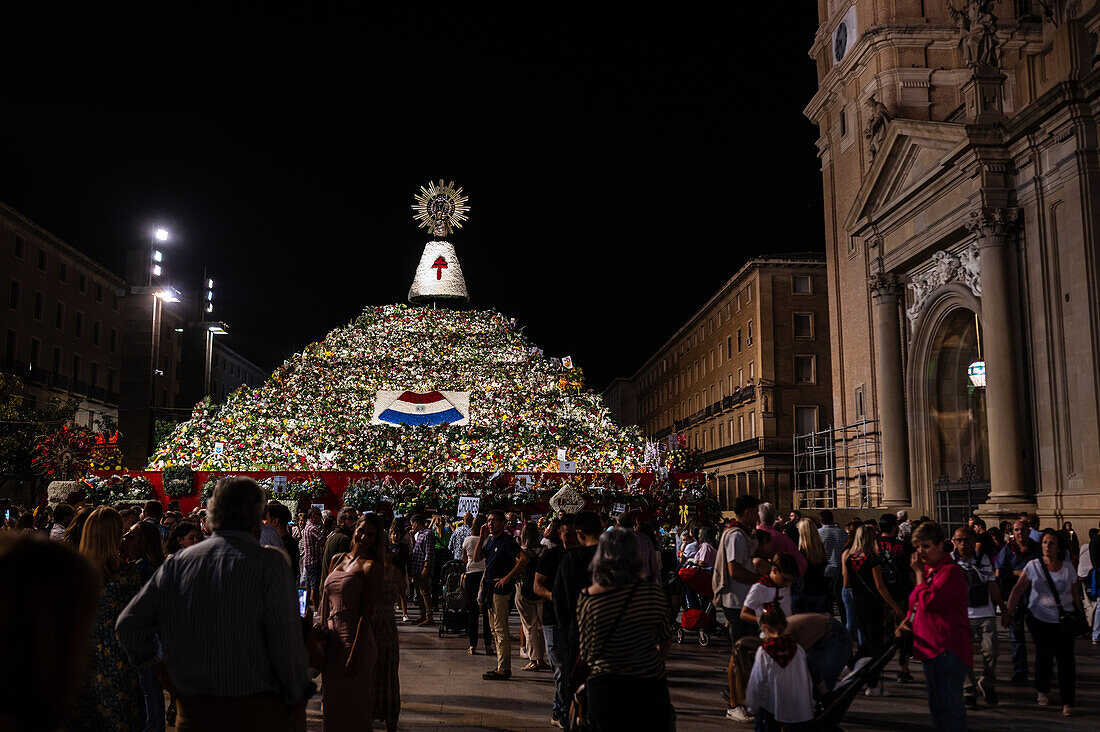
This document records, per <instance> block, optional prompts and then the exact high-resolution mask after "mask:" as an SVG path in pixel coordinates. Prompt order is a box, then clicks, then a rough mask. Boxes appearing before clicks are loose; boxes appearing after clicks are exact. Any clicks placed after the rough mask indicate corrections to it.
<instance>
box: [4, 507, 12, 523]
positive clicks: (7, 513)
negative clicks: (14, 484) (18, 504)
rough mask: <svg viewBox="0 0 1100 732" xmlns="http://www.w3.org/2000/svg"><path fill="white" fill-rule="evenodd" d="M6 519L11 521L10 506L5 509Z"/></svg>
mask: <svg viewBox="0 0 1100 732" xmlns="http://www.w3.org/2000/svg"><path fill="white" fill-rule="evenodd" d="M4 520H5V521H11V509H10V508H7V509H4Z"/></svg>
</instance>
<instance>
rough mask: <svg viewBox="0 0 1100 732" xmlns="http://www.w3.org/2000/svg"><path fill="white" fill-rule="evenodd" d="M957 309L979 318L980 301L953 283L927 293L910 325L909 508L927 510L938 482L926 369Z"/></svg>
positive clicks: (960, 284) (907, 394)
mask: <svg viewBox="0 0 1100 732" xmlns="http://www.w3.org/2000/svg"><path fill="white" fill-rule="evenodd" d="M960 309H963V310H966V311H968V312H969V313H971V314H976V315H977V316H978V321H979V323H981V322H982V318H981V312H982V309H981V301H980V300H979V299H978V298H977V297H975V296H974V293H973V292H972V291H971V288H970V287H969V286H968V285H967V284H966V283H964V282H960V281H955V282H950V283H948V284H945V285H942V286H940V287H938V288H936V289H935V290H934V291H933V292H930V293H927V295H926V297H925V300H924V304H923V307H922V308H921V310H920V313H919V314H918V315H917V317H916V318H915V319H914V320H913V321H911V333H912V337H911V339H910V343H909V362H908V364H907V367H906V370H905V374H906V380H905V400H906V403H907V405H908V409H907V410H906V416H907V424H908V428H909V456H910V463H909V479H910V486H911V490H912V492H913V505H914V506H922V507H925V508H926V509H927V510H930V509H931V507H932V505H933V501H934V497H933V495H932V486H933V484H934V483H935V482H936V480H937V479H938V478H939V476H938V475H936V474H935V472H936V470H937V467H936V465H935V464H934V463H936V462H937V461H936V455H935V454H934V444H935V440H934V437H935V436H934V435H933V434H932V403H931V402H932V387H931V384H930V382H929V379H928V374H927V365H928V364H929V363H930V362H931V361H932V359H933V357H934V353H933V351H934V349H935V347H936V344H937V339H938V337H939V335H940V333H941V331H942V330H943V328H944V327H945V324H946V323H947V321H948V320H949V319H950V318H951V317H952V316H954V315H956V314H957V313H958V312H959V310H960Z"/></svg>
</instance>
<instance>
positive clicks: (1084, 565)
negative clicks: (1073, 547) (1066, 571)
mask: <svg viewBox="0 0 1100 732" xmlns="http://www.w3.org/2000/svg"><path fill="white" fill-rule="evenodd" d="M1091 571H1092V554H1090V553H1089V545H1088V543H1087V542H1086V543H1085V544H1084V546H1082V547H1081V555H1080V556H1079V557H1078V558H1077V577H1078V579H1083V580H1087V579H1088V578H1089V572H1091Z"/></svg>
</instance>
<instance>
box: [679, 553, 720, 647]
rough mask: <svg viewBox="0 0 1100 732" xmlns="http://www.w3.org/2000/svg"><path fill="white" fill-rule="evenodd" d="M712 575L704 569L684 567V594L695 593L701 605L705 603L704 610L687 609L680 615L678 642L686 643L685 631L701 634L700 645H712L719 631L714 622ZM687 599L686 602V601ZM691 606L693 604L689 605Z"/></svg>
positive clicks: (681, 573)
mask: <svg viewBox="0 0 1100 732" xmlns="http://www.w3.org/2000/svg"><path fill="white" fill-rule="evenodd" d="M710 579H711V573H710V570H708V569H703V568H702V567H684V568H682V569H681V570H680V580H681V581H682V582H683V583H684V588H685V589H684V594H685V595H687V594H688V593H689V592H692V593H694V594H695V595H696V596H697V597H698V600H699V601H700V602H701V603H705V604H704V607H703V608H702V609H699V608H693V607H687V608H685V609H684V611H683V613H681V614H680V627H678V628H677V629H676V642H677V643H683V642H684V631H685V630H686V631H689V632H692V633H698V634H699V645H701V646H705V645H708V644H709V643H710V638H711V635H712V634H713V633H715V631H716V630H717V627H716V623H715V621H714V613H715V607H714V591H713V590H712V589H711V582H710ZM686 599H687V598H686V597H685V601H686ZM687 604H691V603H687Z"/></svg>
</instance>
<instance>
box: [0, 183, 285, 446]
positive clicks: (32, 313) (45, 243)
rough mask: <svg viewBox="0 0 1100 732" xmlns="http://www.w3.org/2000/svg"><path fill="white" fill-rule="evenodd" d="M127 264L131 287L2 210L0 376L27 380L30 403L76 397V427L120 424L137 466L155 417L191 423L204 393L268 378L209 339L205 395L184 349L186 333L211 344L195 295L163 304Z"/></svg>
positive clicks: (140, 268)
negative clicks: (5, 294) (192, 332)
mask: <svg viewBox="0 0 1100 732" xmlns="http://www.w3.org/2000/svg"><path fill="white" fill-rule="evenodd" d="M131 259H132V260H134V261H131V262H128V266H127V269H128V272H127V274H128V277H129V282H128V281H127V279H126V278H123V277H120V276H119V275H117V274H115V273H114V272H111V271H110V270H109V269H107V268H106V267H104V266H102V265H100V264H98V263H97V262H95V261H93V260H92V259H91V258H89V257H87V256H86V255H84V254H82V253H81V252H80V251H79V250H77V249H76V248H74V247H72V246H70V245H69V244H68V243H66V242H64V241H62V240H61V239H60V238H58V237H57V236H54V235H53V234H51V233H50V232H49V231H47V230H45V229H44V228H43V227H41V226H39V225H38V224H35V223H34V222H33V221H31V220H30V219H28V218H27V217H25V216H23V215H22V214H20V213H19V212H18V211H15V210H14V209H12V208H10V207H8V206H6V205H4V204H3V203H0V262H3V263H4V265H5V269H4V270H2V271H0V276H2V277H3V280H0V282H3V283H4V284H6V286H7V288H8V302H7V305H6V307H3V308H0V334H2V336H3V342H2V347H3V351H2V352H0V368H2V369H3V370H4V371H6V372H9V373H13V374H16V375H18V376H20V377H21V378H23V380H24V382H25V384H26V394H27V396H28V397H29V398H30V399H32V400H34V401H35V402H36V403H45V400H48V399H53V398H71V397H75V398H77V399H78V400H79V411H78V412H77V422H78V423H79V424H84V425H90V424H92V422H93V421H95V420H97V419H100V420H106V421H109V422H117V423H118V426H119V428H120V430H121V432H122V440H123V441H122V443H121V447H122V450H123V454H124V455H125V456H126V461H127V467H141V466H144V465H145V458H146V457H147V456H148V455H149V454H150V452H151V450H152V439H153V430H152V424H153V419H154V417H155V418H157V419H168V420H174V419H182V418H187V417H189V416H190V412H191V408H192V407H193V406H194V404H195V402H197V401H198V400H199V399H201V398H202V397H203V395H204V394H210V395H211V396H212V397H213V398H214V399H215V401H224V399H225V396H226V395H227V394H229V393H230V392H232V391H233V390H234V389H236V388H237V387H238V386H240V385H242V384H245V385H248V386H258V385H260V384H262V383H263V381H264V380H265V379H266V378H267V376H268V372H266V371H264V370H263V369H261V368H259V367H258V366H256V365H255V364H253V363H252V362H250V361H249V360H247V359H246V358H244V357H243V356H241V355H240V354H238V353H236V352H234V351H233V350H232V349H230V348H228V347H226V346H225V345H223V344H222V343H220V342H219V341H218V340H214V339H212V341H213V344H212V345H213V347H212V349H211V352H210V360H211V363H210V368H209V372H208V373H209V379H208V383H207V384H206V386H205V387H204V375H205V374H206V373H207V363H206V359H205V357H204V356H205V354H204V353H203V352H200V351H204V348H203V347H202V345H201V344H200V346H199V347H197V348H195V349H193V351H194V352H193V353H192V352H189V349H188V348H186V347H185V346H186V345H187V344H186V343H185V340H186V339H185V334H186V333H187V332H188V331H189V330H195V331H197V332H200V333H201V334H202V335H204V336H206V337H210V336H209V335H208V333H209V330H208V325H210V324H208V323H206V322H202V321H201V320H200V318H201V313H203V312H204V311H203V310H202V309H201V308H200V304H205V301H202V295H201V290H200V291H197V292H198V293H199V294H196V293H191V294H190V295H184V296H181V295H179V293H175V294H173V295H171V296H168V297H165V296H163V294H164V293H165V292H166V288H163V287H151V286H144V285H143V284H134V283H135V282H137V283H143V281H144V279H145V272H146V263H145V260H144V258H143V257H141V256H136V257H131ZM158 293H159V294H158ZM32 406H33V405H32Z"/></svg>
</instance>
